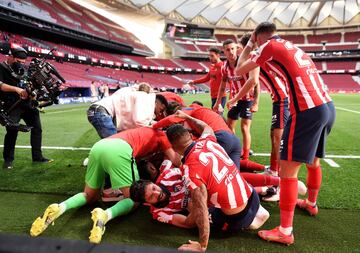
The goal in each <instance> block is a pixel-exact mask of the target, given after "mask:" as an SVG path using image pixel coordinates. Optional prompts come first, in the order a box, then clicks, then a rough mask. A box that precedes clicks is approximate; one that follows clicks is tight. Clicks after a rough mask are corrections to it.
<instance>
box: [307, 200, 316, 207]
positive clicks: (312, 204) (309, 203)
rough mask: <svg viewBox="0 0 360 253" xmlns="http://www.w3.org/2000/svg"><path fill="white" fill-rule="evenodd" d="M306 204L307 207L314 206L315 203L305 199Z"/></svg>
mask: <svg viewBox="0 0 360 253" xmlns="http://www.w3.org/2000/svg"><path fill="white" fill-rule="evenodd" d="M306 204H308V205H309V206H313V207H314V206H316V202H311V201H309V200H308V199H306Z"/></svg>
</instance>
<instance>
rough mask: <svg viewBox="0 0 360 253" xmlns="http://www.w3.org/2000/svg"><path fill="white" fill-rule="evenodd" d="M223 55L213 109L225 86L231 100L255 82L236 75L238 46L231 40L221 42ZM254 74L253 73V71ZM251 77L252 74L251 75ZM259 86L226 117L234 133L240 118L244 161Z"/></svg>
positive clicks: (242, 99)
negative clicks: (249, 83) (248, 83)
mask: <svg viewBox="0 0 360 253" xmlns="http://www.w3.org/2000/svg"><path fill="white" fill-rule="evenodd" d="M223 48H224V54H225V56H226V59H227V60H226V61H225V62H224V65H223V68H222V82H221V84H220V88H219V93H218V98H217V101H216V102H215V106H214V108H217V105H218V104H219V103H220V99H221V94H222V93H223V92H224V90H225V87H226V84H229V87H230V96H229V98H230V99H232V98H233V97H234V96H235V95H236V94H237V93H238V92H239V91H240V89H241V87H242V86H243V85H244V84H245V83H246V82H255V83H258V82H256V80H254V79H253V78H250V76H249V74H247V73H246V74H244V75H236V74H235V67H236V63H237V60H238V57H239V56H238V45H237V44H236V43H235V42H234V41H233V40H231V39H229V40H226V41H224V42H223ZM253 72H255V71H253ZM251 75H252V74H251ZM259 92H260V87H259V85H256V86H255V89H252V90H250V91H249V92H247V93H246V94H244V96H243V97H241V98H239V99H238V102H237V103H236V105H235V106H233V107H232V108H231V109H230V110H229V112H228V115H227V124H228V126H229V128H230V129H231V130H232V131H233V132H234V133H235V125H236V121H237V120H238V119H239V118H241V125H240V128H241V133H242V137H243V150H242V151H243V152H242V158H243V159H244V160H247V159H249V153H250V146H251V134H250V127H251V121H252V113H253V112H256V111H257V110H258V109H257V108H258V103H259Z"/></svg>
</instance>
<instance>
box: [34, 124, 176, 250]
mask: <svg viewBox="0 0 360 253" xmlns="http://www.w3.org/2000/svg"><path fill="white" fill-rule="evenodd" d="M159 151H161V152H163V153H164V155H165V157H167V158H168V159H169V160H171V161H173V162H174V164H177V165H178V166H179V165H180V159H179V156H178V155H177V154H176V153H175V152H174V150H172V148H171V145H170V143H169V141H168V139H167V137H166V135H165V133H164V132H162V131H157V130H154V129H152V128H149V127H141V128H136V129H130V130H125V131H123V132H120V133H118V134H115V135H113V136H111V137H110V138H106V139H102V140H100V141H98V142H97V143H95V145H94V146H93V147H92V148H91V151H90V155H89V164H88V166H87V170H86V175H85V187H84V191H83V192H81V193H78V194H76V195H74V196H72V197H70V198H68V199H67V200H65V201H63V202H61V203H60V204H58V203H54V204H51V205H50V206H48V207H47V208H46V210H45V212H44V214H43V216H42V217H38V218H37V219H36V220H35V221H34V223H33V224H32V226H31V229H30V234H31V236H38V235H40V234H41V233H42V232H44V231H45V229H46V228H47V227H48V226H49V225H50V224H51V223H53V222H54V221H55V220H56V219H57V218H59V217H60V216H61V215H62V214H63V213H64V212H66V211H68V210H70V209H73V208H78V207H80V206H83V205H85V204H88V203H93V202H95V201H97V200H98V199H99V196H100V190H101V187H102V185H103V182H104V178H105V173H108V174H109V176H110V181H111V186H112V188H113V189H120V190H121V192H122V193H123V195H124V199H123V200H120V201H119V202H117V203H116V204H115V205H114V206H112V207H110V208H108V209H106V210H103V209H101V208H95V209H94V210H93V211H92V212H91V213H92V216H91V219H92V220H93V228H92V230H91V231H90V237H89V240H90V242H92V243H100V241H101V239H102V236H103V234H104V232H105V225H106V223H107V222H108V221H110V220H111V219H113V218H115V217H117V216H120V215H125V214H127V213H129V212H130V211H131V210H132V209H133V208H134V207H135V203H134V202H133V201H132V200H131V199H130V198H129V197H130V192H129V191H130V189H129V188H130V186H131V184H132V182H135V181H136V180H139V175H138V170H137V166H136V163H135V159H138V160H140V159H143V158H145V157H147V156H148V155H151V154H153V153H155V152H159Z"/></svg>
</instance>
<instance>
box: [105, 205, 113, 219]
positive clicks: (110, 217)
mask: <svg viewBox="0 0 360 253" xmlns="http://www.w3.org/2000/svg"><path fill="white" fill-rule="evenodd" d="M105 212H106V215H107V221H106V222H108V221H109V220H111V219H112V214H111V211H110V208H108V209H106V210H105Z"/></svg>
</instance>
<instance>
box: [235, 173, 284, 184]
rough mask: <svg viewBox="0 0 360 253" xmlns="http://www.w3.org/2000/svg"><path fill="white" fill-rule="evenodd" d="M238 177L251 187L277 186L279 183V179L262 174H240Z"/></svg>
mask: <svg viewBox="0 0 360 253" xmlns="http://www.w3.org/2000/svg"><path fill="white" fill-rule="evenodd" d="M240 175H241V176H242V177H243V178H244V179H245V180H246V181H247V182H248V183H249V184H251V185H252V186H254V187H255V186H268V185H275V186H278V185H279V183H280V178H279V177H273V176H268V175H263V174H254V173H248V172H241V173H240Z"/></svg>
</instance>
